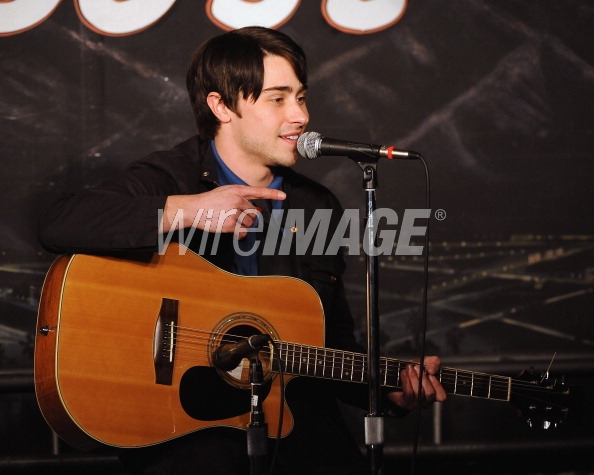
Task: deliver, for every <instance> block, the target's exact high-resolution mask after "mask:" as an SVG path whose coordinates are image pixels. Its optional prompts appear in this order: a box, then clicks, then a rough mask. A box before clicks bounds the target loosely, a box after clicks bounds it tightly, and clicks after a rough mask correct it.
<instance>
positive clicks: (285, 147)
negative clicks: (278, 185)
mask: <svg viewBox="0 0 594 475" xmlns="http://www.w3.org/2000/svg"><path fill="white" fill-rule="evenodd" d="M305 96H306V91H305V88H304V86H303V84H301V83H300V82H299V80H298V79H297V76H296V75H295V72H294V71H293V68H292V67H291V64H290V63H289V62H288V61H287V60H286V59H284V58H282V57H280V56H266V57H265V58H264V83H263V86H262V93H261V94H260V97H258V100H257V101H255V102H254V100H253V98H252V97H248V99H247V100H245V99H243V98H241V97H240V99H239V101H238V106H237V110H238V112H239V116H241V117H239V116H236V117H235V120H234V121H233V124H232V125H233V136H234V141H235V142H236V144H235V145H236V146H237V147H238V153H241V154H243V157H244V158H245V159H246V160H248V161H250V162H251V163H253V164H257V165H265V166H268V167H270V166H277V165H281V166H292V165H294V164H295V163H296V162H297V159H298V154H297V139H298V137H299V135H300V134H301V133H303V131H304V130H305V127H306V126H307V123H308V122H309V113H308V112H307V106H306V103H305Z"/></svg>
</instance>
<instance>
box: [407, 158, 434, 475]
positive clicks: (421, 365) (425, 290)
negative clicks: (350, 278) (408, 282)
mask: <svg viewBox="0 0 594 475" xmlns="http://www.w3.org/2000/svg"><path fill="white" fill-rule="evenodd" d="M419 159H420V160H421V162H422V163H423V167H424V168H425V183H426V188H425V189H426V197H425V200H426V205H425V209H428V210H429V213H431V193H430V180H429V168H428V166H427V162H425V159H424V158H423V157H422V156H420V155H419ZM430 223H431V214H429V216H428V221H427V231H426V233H425V259H424V264H423V265H424V269H423V271H424V274H425V282H424V286H423V300H422V330H421V335H420V355H419V362H420V363H419V369H420V371H419V387H418V402H417V406H418V407H417V420H416V424H415V433H414V441H413V453H412V462H411V474H413V475H414V473H415V468H416V467H415V465H416V459H417V451H418V446H419V436H420V430H421V404H422V401H423V374H424V372H425V370H424V368H425V364H424V361H425V346H426V337H427V293H428V291H429V242H430V240H429V227H430Z"/></svg>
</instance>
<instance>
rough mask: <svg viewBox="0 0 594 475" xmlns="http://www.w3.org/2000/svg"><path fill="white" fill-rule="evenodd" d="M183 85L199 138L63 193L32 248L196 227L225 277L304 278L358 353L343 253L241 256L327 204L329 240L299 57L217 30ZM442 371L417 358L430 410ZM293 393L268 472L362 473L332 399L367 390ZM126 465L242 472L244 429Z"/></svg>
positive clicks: (334, 219) (134, 457)
mask: <svg viewBox="0 0 594 475" xmlns="http://www.w3.org/2000/svg"><path fill="white" fill-rule="evenodd" d="M187 86H188V91H189V95H190V100H191V103H192V107H193V110H194V115H195V117H196V122H197V126H198V132H199V136H198V137H193V138H191V139H189V140H187V141H186V142H184V143H182V144H180V145H178V146H177V147H175V148H174V149H172V150H170V151H164V152H156V153H153V154H151V155H150V156H148V157H147V158H145V159H143V160H140V161H139V162H136V163H134V164H132V165H131V166H130V168H129V169H128V170H127V171H126V173H125V175H124V176H123V177H122V178H120V179H119V180H117V181H113V182H109V183H105V184H103V185H102V186H100V187H97V188H94V189H90V190H85V191H83V192H80V193H73V194H69V195H66V196H64V197H62V198H61V199H60V200H58V201H57V202H56V203H55V204H54V205H53V206H52V207H51V208H50V210H49V211H48V212H47V213H46V214H45V215H44V216H43V218H42V220H41V224H40V230H39V231H40V232H39V236H40V241H41V242H42V244H43V245H44V246H45V247H46V248H47V249H48V250H50V251H53V252H58V253H63V252H79V253H80V252H84V253H110V252H122V251H125V252H132V251H136V250H138V251H147V250H151V251H157V250H158V247H159V242H161V243H162V242H163V235H164V234H168V233H170V232H174V231H177V230H182V229H187V228H190V227H195V228H196V232H195V234H194V237H193V239H192V242H191V243H190V244H189V247H190V248H191V249H193V250H195V251H196V252H199V251H202V252H201V254H202V255H203V257H205V258H206V259H208V260H209V261H211V262H212V263H214V264H215V265H217V266H219V267H221V268H222V269H225V270H228V271H231V272H234V273H239V274H244V275H288V276H293V277H297V278H300V279H303V280H305V281H307V282H308V283H310V284H311V285H312V286H313V288H314V289H315V290H316V291H317V293H318V294H319V296H320V300H321V302H322V305H323V307H324V317H325V338H326V346H327V347H330V348H337V349H345V350H349V351H356V352H362V349H361V347H360V346H359V345H358V343H357V342H356V340H355V337H354V335H353V319H352V316H351V313H350V311H349V308H348V305H347V302H346V298H345V293H344V289H343V285H342V280H341V275H342V273H343V269H344V260H343V258H342V256H341V255H325V254H324V255H313V253H312V251H311V249H308V250H307V251H306V252H304V253H303V252H301V253H298V252H296V248H295V246H293V247H292V249H291V252H290V253H289V254H288V255H286V254H283V253H276V255H268V254H267V253H265V252H263V251H262V249H263V247H264V246H262V245H260V246H258V247H256V248H255V249H256V251H255V252H239V251H237V249H241V248H242V246H244V248H245V249H248V250H249V249H254V246H253V244H254V243H255V240H256V239H260V238H263V237H268V235H267V231H268V230H269V229H270V227H271V226H272V224H271V220H273V219H275V216H282V215H283V214H282V213H279V212H281V211H283V210H290V209H299V210H303V212H304V217H305V224H306V225H307V224H308V222H309V220H310V219H311V217H312V215H313V213H314V212H315V210H316V209H319V208H322V209H331V210H332V214H331V222H330V232H329V235H332V234H333V230H334V229H336V226H337V224H338V221H339V220H340V217H341V214H342V209H341V207H340V205H339V203H338V201H337V200H336V198H335V197H334V195H333V194H332V193H331V192H330V191H328V190H327V189H326V188H324V187H322V186H321V185H319V184H317V183H315V182H313V181H312V180H310V179H308V178H306V177H304V176H301V175H299V174H297V173H296V172H294V171H293V170H292V169H291V168H290V167H291V166H292V165H294V164H295V162H296V161H297V158H298V155H297V152H296V144H297V139H298V137H299V136H300V135H301V134H302V133H303V132H304V131H305V128H306V126H307V124H308V121H309V115H308V112H307V106H306V96H307V67H306V60H305V55H304V53H303V51H302V50H301V48H300V47H299V46H298V45H297V44H295V43H294V42H293V40H291V39H290V38H289V37H287V36H286V35H284V34H282V33H280V32H278V31H275V30H270V29H266V28H260V27H248V28H242V29H240V30H236V31H233V32H229V33H225V34H222V35H220V36H218V37H215V38H213V39H211V40H209V41H207V42H205V43H204V44H203V45H202V46H201V47H200V48H199V49H198V50H197V51H196V53H195V55H194V57H193V60H192V62H191V64H190V67H189V69H188V74H187ZM256 210H258V212H256ZM157 217H159V219H158V218H157ZM281 219H282V218H281ZM259 220H262V222H259ZM282 224H283V223H282V222H281V224H280V225H278V226H277V228H275V229H276V232H278V233H280V234H286V233H294V234H295V235H296V237H297V236H298V235H299V232H303V230H299V229H295V228H294V227H293V228H292V229H286V228H284V227H283V225H282ZM252 226H258V229H260V232H252V231H253V229H250V228H251V227H252ZM248 230H249V231H248ZM159 233H161V235H160V236H159ZM215 237H216V242H215ZM275 237H276V236H275ZM203 238H204V239H206V241H204V242H203ZM250 240H251V241H250ZM280 240H281V238H280V237H279V241H280ZM205 243H206V245H204V244H205ZM246 243H247V245H246ZM237 246H238V247H237ZM196 284H197V285H200V283H196ZM240 291H241V289H238V292H240ZM262 298H266V297H265V296H262ZM439 365H440V361H439V358H437V357H428V358H427V359H426V361H425V368H426V373H425V374H424V377H423V378H422V382H423V385H422V388H423V396H422V401H423V403H425V404H427V403H431V402H433V401H436V400H437V401H443V400H445V398H446V394H445V391H444V389H443V387H442V386H441V384H440V383H439V381H438V380H437V378H436V377H435V374H436V373H437V371H438V370H439ZM418 384H419V373H418V367H413V366H411V367H409V368H407V369H406V370H404V371H403V372H402V391H394V392H390V393H386V398H385V406H386V409H387V411H388V412H395V413H398V412H400V413H406V412H407V411H408V410H410V409H412V408H414V407H416V405H417V402H418V397H417V390H418ZM287 398H288V400H289V405H290V407H291V411H292V414H293V416H294V421H295V422H294V428H293V431H292V432H291V434H289V435H288V436H287V437H286V438H284V439H283V440H282V441H281V443H280V446H279V450H280V451H279V455H278V460H277V461H276V464H275V469H276V473H279V474H287V475H288V474H293V473H295V474H297V473H299V474H303V473H307V474H316V473H320V474H322V473H323V474H331V473H336V474H340V475H344V474H349V473H352V474H362V473H366V463H365V460H364V459H363V457H362V456H361V454H360V452H359V450H358V447H357V445H356V444H355V442H354V441H353V439H352V438H351V436H350V434H349V431H348V430H347V427H346V425H345V424H344V421H343V420H342V419H341V416H340V412H339V408H338V405H337V402H336V400H337V398H338V399H342V400H344V401H346V402H349V403H353V404H358V405H361V406H363V407H366V402H367V400H366V398H367V388H366V387H365V385H356V384H349V385H347V384H344V383H330V382H328V381H325V380H319V379H313V378H297V379H296V380H294V381H291V383H290V384H289V385H288V386H287ZM269 452H270V453H271V454H272V453H274V452H273V450H272V449H271V450H269ZM123 459H124V460H125V461H127V464H128V466H129V467H130V470H131V472H133V473H146V474H149V473H150V474H153V473H172V474H173V473H174V474H176V475H180V474H185V473H188V474H189V473H205V474H215V473H220V474H225V475H232V474H235V473H237V474H247V473H250V468H249V467H250V466H249V460H248V457H247V451H246V437H245V432H243V431H240V430H236V429H228V428H214V429H204V430H201V431H198V432H196V433H195V434H192V435H189V436H186V437H182V438H180V439H178V440H174V441H172V442H170V443H167V444H162V445H160V446H157V447H154V448H148V449H131V450H127V451H125V453H124V454H123Z"/></svg>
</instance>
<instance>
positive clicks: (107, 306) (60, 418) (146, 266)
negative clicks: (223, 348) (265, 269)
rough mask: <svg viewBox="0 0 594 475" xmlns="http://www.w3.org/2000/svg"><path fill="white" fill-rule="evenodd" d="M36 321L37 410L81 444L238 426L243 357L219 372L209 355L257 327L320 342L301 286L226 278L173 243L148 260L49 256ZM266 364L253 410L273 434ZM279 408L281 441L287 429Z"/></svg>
mask: <svg viewBox="0 0 594 475" xmlns="http://www.w3.org/2000/svg"><path fill="white" fill-rule="evenodd" d="M37 324H38V327H37V330H38V333H37V337H36V345H35V390H36V394H37V399H38V402H39V406H40V408H41V412H42V413H43V415H44V417H45V418H46V420H47V422H48V423H49V425H50V426H51V427H52V428H53V429H54V430H55V431H56V432H57V433H58V435H59V436H60V437H62V438H63V439H64V440H66V442H68V443H69V444H71V445H73V446H75V447H78V448H82V449H88V448H92V447H93V446H95V445H97V443H98V442H99V443H102V444H107V445H111V446H116V447H140V446H147V445H153V444H158V443H161V442H164V441H167V440H171V439H174V438H177V437H180V436H182V435H185V434H188V433H190V432H194V431H197V430H201V429H204V428H207V427H211V426H229V427H235V428H240V429H243V428H246V427H247V425H248V424H249V416H250V414H249V411H250V396H251V392H250V385H249V373H248V365H247V364H245V362H246V360H244V361H243V362H242V364H240V366H239V367H238V368H236V369H234V370H233V371H230V372H222V371H219V370H218V369H215V368H214V367H213V365H212V361H211V355H212V352H213V351H214V350H215V349H216V348H218V347H219V346H220V345H221V344H224V343H226V342H227V343H228V342H229V341H237V340H238V339H239V338H245V337H248V336H251V335H252V334H255V333H267V334H269V335H270V336H271V337H272V338H273V339H274V340H278V339H279V338H280V337H282V338H283V339H289V340H291V341H299V342H302V343H304V344H307V345H313V346H319V347H321V346H323V344H324V314H323V310H322V306H321V302H320V300H319V298H318V296H317V294H316V293H315V291H314V290H313V289H312V288H311V287H310V286H309V285H308V284H306V283H305V282H303V281H301V280H298V279H294V278H291V277H243V276H236V275H233V274H230V273H228V272H225V271H223V270H221V269H219V268H217V267H215V266H213V265H212V264H210V263H208V262H207V261H206V260H204V259H203V258H201V257H199V256H198V255H196V254H194V253H192V252H191V251H189V250H187V249H185V248H183V247H181V246H179V245H177V244H170V245H169V246H168V248H167V251H166V253H165V254H163V255H157V254H155V255H153V256H151V259H150V260H146V261H140V260H139V261H133V260H123V259H118V258H111V257H97V256H90V255H83V254H75V255H72V256H62V257H59V258H58V259H57V260H56V261H55V262H54V264H53V265H52V267H51V268H50V270H49V272H48V274H47V277H46V281H45V283H44V286H43V291H42V295H41V301H40V307H39V316H38V322H37ZM173 328H175V330H173ZM170 329H171V330H170ZM265 366H266V364H265ZM269 369H270V365H268V367H267V368H265V377H266V378H267V382H268V383H267V391H268V396H267V397H266V399H265V401H264V407H263V410H264V412H265V413H266V416H267V422H268V427H269V430H270V435H274V434H275V433H276V429H277V425H278V421H279V411H280V408H279V404H281V401H280V378H279V377H278V375H276V374H273V373H272V372H270V371H269ZM288 379H289V377H287V378H286V379H285V381H286V380H288ZM286 409H287V408H286V407H285V408H283V410H285V413H284V415H285V417H284V418H283V428H282V435H283V436H284V435H287V434H288V433H289V432H290V430H291V428H292V419H291V417H290V413H289V411H288V410H286Z"/></svg>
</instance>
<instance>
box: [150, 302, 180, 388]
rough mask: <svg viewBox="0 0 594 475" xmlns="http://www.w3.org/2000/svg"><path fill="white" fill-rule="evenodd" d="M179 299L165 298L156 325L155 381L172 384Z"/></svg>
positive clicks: (154, 349)
mask: <svg viewBox="0 0 594 475" xmlns="http://www.w3.org/2000/svg"><path fill="white" fill-rule="evenodd" d="M177 308H178V301H177V300H174V299H168V298H163V299H162V301H161V309H160V310H159V317H158V318H157V324H156V325H155V336H154V340H153V355H154V361H155V382H156V383H157V384H165V385H169V386H170V385H171V382H172V381H173V361H174V358H175V335H176V329H177V316H178V312H177Z"/></svg>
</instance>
